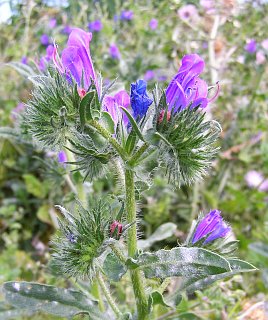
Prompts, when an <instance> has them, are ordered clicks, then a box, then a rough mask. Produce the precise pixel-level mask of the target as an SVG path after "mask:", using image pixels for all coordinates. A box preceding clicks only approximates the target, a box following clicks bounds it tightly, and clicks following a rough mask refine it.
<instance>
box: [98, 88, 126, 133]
mask: <svg viewBox="0 0 268 320" xmlns="http://www.w3.org/2000/svg"><path fill="white" fill-rule="evenodd" d="M129 106H130V97H129V94H128V93H127V92H126V91H125V90H121V91H119V92H118V93H117V94H115V95H114V96H105V97H104V99H103V109H104V111H107V112H108V113H109V114H110V115H111V117H112V119H113V121H114V130H115V131H116V127H117V124H118V123H119V121H121V120H122V122H123V124H124V125H125V126H127V124H128V118H127V116H126V114H125V113H124V112H123V110H122V109H121V108H120V107H123V108H128V107H129Z"/></svg>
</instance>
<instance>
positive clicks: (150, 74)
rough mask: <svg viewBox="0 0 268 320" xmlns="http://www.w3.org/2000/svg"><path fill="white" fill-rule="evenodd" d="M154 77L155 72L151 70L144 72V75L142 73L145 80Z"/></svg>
mask: <svg viewBox="0 0 268 320" xmlns="http://www.w3.org/2000/svg"><path fill="white" fill-rule="evenodd" d="M154 77H155V73H154V71H153V70H147V71H146V72H145V75H144V79H145V81H150V80H153V78H154Z"/></svg>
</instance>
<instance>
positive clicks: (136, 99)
mask: <svg viewBox="0 0 268 320" xmlns="http://www.w3.org/2000/svg"><path fill="white" fill-rule="evenodd" d="M146 86H147V83H146V82H145V81H144V80H138V81H136V83H132V84H131V92H130V102H131V108H132V110H133V115H134V118H135V119H137V120H139V119H140V118H142V117H144V116H145V115H146V112H147V110H148V108H149V106H150V105H151V104H152V103H153V100H152V99H150V98H149V96H148V94H147V92H146Z"/></svg>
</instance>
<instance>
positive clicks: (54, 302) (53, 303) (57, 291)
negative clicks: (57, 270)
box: [3, 282, 103, 320]
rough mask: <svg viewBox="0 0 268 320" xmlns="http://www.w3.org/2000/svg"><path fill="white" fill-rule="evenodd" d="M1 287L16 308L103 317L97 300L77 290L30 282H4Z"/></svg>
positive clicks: (9, 301)
mask: <svg viewBox="0 0 268 320" xmlns="http://www.w3.org/2000/svg"><path fill="white" fill-rule="evenodd" d="M3 289H4V294H5V298H6V301H7V302H8V303H10V304H11V305H13V306H14V307H16V308H18V309H22V310H29V311H36V312H37V311H43V312H46V313H50V314H53V315H57V316H62V317H73V316H75V315H76V314H78V313H87V314H88V315H89V317H90V319H91V320H101V319H103V315H101V313H100V312H99V310H98V307H97V302H96V301H93V300H90V299H89V298H88V297H87V296H86V295H85V294H83V293H82V292H79V291H74V290H70V289H63V288H57V287H54V286H48V285H43V284H38V283H32V282H6V283H4V286H3Z"/></svg>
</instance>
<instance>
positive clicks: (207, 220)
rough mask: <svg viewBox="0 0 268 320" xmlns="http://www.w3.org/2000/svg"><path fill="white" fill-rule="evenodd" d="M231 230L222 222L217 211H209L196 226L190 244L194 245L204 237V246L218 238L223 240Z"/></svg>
mask: <svg viewBox="0 0 268 320" xmlns="http://www.w3.org/2000/svg"><path fill="white" fill-rule="evenodd" d="M230 231H231V228H230V227H228V226H227V224H226V223H225V222H224V220H223V218H222V216H221V212H220V211H219V210H212V211H210V212H209V213H208V214H207V215H206V216H205V217H204V218H203V219H202V220H201V221H200V223H199V224H198V226H197V228H196V230H195V233H194V236H193V239H192V243H193V244H195V243H196V242H198V241H199V240H201V239H202V238H204V237H206V236H207V238H206V240H205V241H204V244H206V243H208V242H211V241H214V240H216V239H218V238H224V237H225V236H226V235H227V234H228V233H229V232H230Z"/></svg>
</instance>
